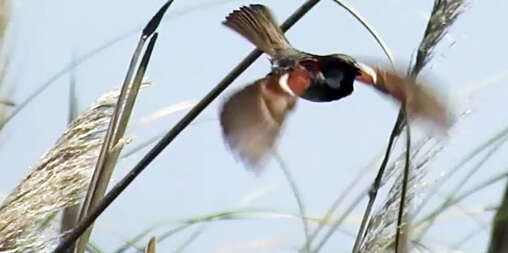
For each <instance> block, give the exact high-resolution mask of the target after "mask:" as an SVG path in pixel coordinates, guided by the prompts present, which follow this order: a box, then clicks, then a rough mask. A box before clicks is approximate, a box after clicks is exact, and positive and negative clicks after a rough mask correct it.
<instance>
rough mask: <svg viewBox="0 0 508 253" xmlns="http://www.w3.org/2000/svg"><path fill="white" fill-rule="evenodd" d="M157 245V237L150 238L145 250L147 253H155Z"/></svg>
mask: <svg viewBox="0 0 508 253" xmlns="http://www.w3.org/2000/svg"><path fill="white" fill-rule="evenodd" d="M156 245H157V239H156V238H155V237H152V238H150V241H148V244H147V245H146V248H145V253H155V246H156Z"/></svg>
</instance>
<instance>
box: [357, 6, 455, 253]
mask: <svg viewBox="0 0 508 253" xmlns="http://www.w3.org/2000/svg"><path fill="white" fill-rule="evenodd" d="M463 5H464V0H435V1H434V6H433V8H432V11H431V16H430V19H429V21H428V23H427V27H426V29H425V32H424V35H423V39H422V41H421V42H420V45H419V46H418V53H417V55H416V59H415V62H414V64H413V66H412V67H411V68H410V70H409V73H410V77H411V78H416V76H417V75H418V74H419V73H420V71H421V70H422V69H423V68H424V67H425V66H426V65H427V63H428V62H429V61H430V60H431V58H432V51H433V49H434V48H435V46H436V45H437V44H438V43H439V42H440V40H441V39H442V38H443V36H444V35H445V34H446V31H447V30H448V28H449V27H450V26H451V25H452V24H453V23H454V22H455V21H456V20H457V18H458V16H459V15H460V14H461V13H462V10H463ZM405 124H406V118H405V112H404V108H403V107H401V109H400V111H399V114H398V116H397V120H396V122H395V125H394V127H393V129H392V132H391V134H390V138H389V141H388V147H387V148H386V153H385V157H384V158H383V162H382V163H381V166H380V168H379V172H378V175H377V176H376V179H375V180H374V183H373V184H372V188H371V191H370V193H369V203H368V204H367V207H366V209H365V213H364V216H363V219H362V223H361V224H360V228H359V230H358V231H359V232H358V234H357V238H356V241H355V244H354V247H353V253H356V252H358V250H359V247H360V242H361V241H363V240H364V237H365V234H364V232H365V228H366V225H367V221H368V220H369V218H370V216H371V212H372V206H373V205H374V201H375V199H376V196H377V191H378V189H379V187H380V184H381V180H382V178H383V174H384V170H385V168H386V165H387V164H388V160H389V158H390V156H391V152H392V150H393V146H394V144H395V143H396V140H397V137H398V136H399V134H400V133H401V131H402V129H403V127H404V126H405Z"/></svg>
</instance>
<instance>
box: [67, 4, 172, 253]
mask: <svg viewBox="0 0 508 253" xmlns="http://www.w3.org/2000/svg"><path fill="white" fill-rule="evenodd" d="M168 3H170V2H168ZM165 6H167V5H165ZM166 8H167V7H166ZM144 36H145V35H143V36H142V40H143V37H144ZM156 40H157V33H156V34H154V35H153V36H152V38H151V40H150V42H149V44H148V47H147V49H146V51H145V54H144V55H143V59H142V60H141V63H140V65H139V68H138V71H137V73H136V77H135V78H134V81H133V82H132V84H130V76H129V73H130V70H131V69H130V68H129V71H128V74H127V77H126V79H125V83H124V84H123V87H122V91H121V93H120V97H119V98H118V106H117V107H116V110H115V113H114V114H113V118H112V119H111V122H110V124H109V127H108V133H107V134H106V136H105V137H104V145H103V147H102V149H101V153H100V155H99V160H98V161H97V166H96V168H95V171H94V175H93V177H92V181H91V183H90V187H89V190H88V193H87V197H86V199H85V202H84V203H83V205H82V207H81V211H80V220H82V219H83V217H85V216H86V215H87V214H88V213H89V212H90V211H91V210H92V209H93V208H95V205H96V203H98V202H99V201H100V200H101V199H102V197H103V195H104V192H105V191H106V187H107V185H108V183H109V180H110V178H111V174H112V173H113V169H114V167H115V165H116V162H117V160H118V157H119V155H120V151H121V149H122V146H123V145H122V144H121V141H120V140H121V139H122V138H123V135H124V133H125V130H126V129H127V123H128V121H129V118H130V114H131V112H132V109H133V107H134V102H135V101H136V97H137V94H138V91H139V88H140V87H141V83H142V80H143V77H144V75H145V70H146V67H147V66H148V63H149V61H150V56H151V54H152V50H153V47H154V45H155V42H156ZM140 45H142V43H140ZM137 53H138V52H137V50H136V52H135V54H134V57H133V61H132V62H131V63H132V65H131V66H132V67H134V66H135V65H136V62H137V60H135V58H136V54H137ZM122 95H123V96H122ZM90 233H91V228H89V229H88V230H87V233H85V234H84V235H83V236H82V237H81V238H80V239H79V241H78V243H77V245H76V252H77V253H83V252H84V250H85V247H86V243H87V242H88V238H89V236H90Z"/></svg>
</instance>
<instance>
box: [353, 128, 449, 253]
mask: <svg viewBox="0 0 508 253" xmlns="http://www.w3.org/2000/svg"><path fill="white" fill-rule="evenodd" d="M443 147H444V146H443V145H442V143H441V142H440V141H435V140H434V139H433V138H424V139H422V140H420V141H419V142H418V143H417V144H416V145H414V148H413V149H412V150H411V156H410V160H411V161H412V166H411V167H410V168H411V170H410V173H409V178H408V185H409V186H410V187H408V189H407V192H406V199H405V201H404V202H405V205H406V206H408V205H409V203H410V202H411V200H413V199H414V198H415V196H416V194H417V193H419V192H421V191H422V188H423V187H424V185H425V184H424V183H421V182H424V180H423V179H424V177H425V175H426V172H427V169H426V166H427V165H428V162H429V161H431V160H432V158H434V157H435V156H436V155H437V154H438V153H439V152H440V151H441V150H442V149H443ZM405 155H406V153H405V152H403V153H402V154H401V155H400V156H399V157H398V158H397V159H396V160H395V161H394V162H393V163H392V164H391V165H390V166H389V167H388V168H387V169H388V170H387V172H391V173H389V174H388V177H385V178H384V180H388V179H390V178H393V176H394V175H397V178H396V179H395V182H394V183H393V185H392V187H391V189H390V191H389V193H388V197H387V199H386V200H385V202H384V203H383V205H382V206H381V207H380V209H379V210H378V211H376V212H375V213H374V215H373V217H372V219H371V220H370V221H369V224H368V226H367V231H366V236H365V239H364V241H363V242H362V245H361V248H360V252H385V251H391V250H393V248H390V247H393V246H394V242H395V235H396V229H395V228H396V226H397V213H398V212H399V207H400V197H401V193H402V179H403V173H398V174H397V173H395V172H400V171H402V170H403V168H404V166H405V164H404V162H405ZM408 211H409V210H408V208H405V210H404V215H405V216H406V217H408ZM405 236H407V234H406V235H405Z"/></svg>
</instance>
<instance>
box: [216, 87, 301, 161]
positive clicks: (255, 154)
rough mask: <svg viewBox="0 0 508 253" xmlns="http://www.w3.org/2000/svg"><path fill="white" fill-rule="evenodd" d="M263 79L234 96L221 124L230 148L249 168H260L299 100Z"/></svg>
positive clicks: (221, 119)
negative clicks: (275, 88) (273, 87)
mask: <svg viewBox="0 0 508 253" xmlns="http://www.w3.org/2000/svg"><path fill="white" fill-rule="evenodd" d="M267 79H268V78H264V79H260V80H258V81H256V82H255V83H254V84H252V85H249V86H247V87H245V88H243V89H242V90H240V91H238V92H237V93H235V94H234V95H233V96H231V97H230V98H229V99H228V100H227V101H226V102H225V103H224V105H223V106H222V111H221V113H220V123H221V126H222V132H223V135H224V139H225V141H226V143H227V145H228V146H229V147H230V148H231V150H232V151H233V152H234V153H236V154H237V155H239V156H240V158H241V159H242V160H243V161H244V162H245V163H246V164H247V165H249V166H250V167H254V168H256V167H260V166H261V165H262V163H263V161H265V160H266V158H267V157H268V155H269V154H270V152H271V151H272V149H273V146H274V144H275V142H276V140H277V137H278V136H279V132H280V129H281V126H282V124H283V121H284V119H285V117H286V115H287V113H288V112H289V111H290V110H291V109H292V108H293V106H294V104H295V102H296V97H294V96H289V95H286V94H283V93H280V92H278V91H277V90H274V89H272V88H270V87H269V86H268V85H267Z"/></svg>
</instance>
